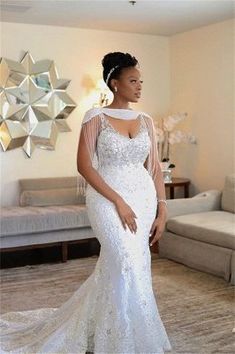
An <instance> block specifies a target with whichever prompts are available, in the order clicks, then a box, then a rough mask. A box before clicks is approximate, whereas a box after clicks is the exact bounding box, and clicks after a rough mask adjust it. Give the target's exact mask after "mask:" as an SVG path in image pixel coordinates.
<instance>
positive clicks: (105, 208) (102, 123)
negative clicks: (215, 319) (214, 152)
mask: <svg viewBox="0 0 235 354" xmlns="http://www.w3.org/2000/svg"><path fill="white" fill-rule="evenodd" d="M96 119H97V122H99V134H98V137H97V143H96V152H97V156H98V161H99V166H98V172H99V173H100V175H101V176H102V177H103V178H104V180H105V181H106V182H107V183H108V184H109V185H110V186H111V187H112V188H113V189H114V190H115V191H117V192H118V193H119V194H120V195H121V196H122V197H123V198H124V199H125V201H126V202H127V203H128V204H129V205H130V206H131V208H132V209H133V210H134V212H135V213H136V215H137V217H138V218H137V219H136V222H137V232H136V234H132V233H131V232H130V231H129V229H126V231H125V230H124V228H123V226H122V223H121V220H120V218H119V216H118V214H117V211H116V209H115V206H114V204H113V203H111V202H110V201H109V200H108V199H106V198H105V197H103V196H102V195H101V194H99V193H98V192H97V191H96V190H95V189H94V188H92V187H91V186H90V185H88V186H87V191H86V203H87V210H88V215H89V218H90V221H91V225H92V228H93V230H94V232H95V234H96V236H97V238H98V240H99V241H100V244H101V250H100V256H99V258H98V261H97V264H96V267H95V270H94V271H93V273H92V274H91V275H90V276H89V278H88V279H87V280H86V281H85V282H84V283H83V284H82V286H80V288H79V289H78V290H77V291H76V292H75V293H74V294H73V295H72V297H71V298H70V299H69V300H68V301H67V302H65V303H64V304H63V305H62V306H61V307H59V308H44V309H38V310H32V311H22V312H11V313H7V314H4V315H2V317H1V326H2V329H1V340H2V344H1V353H14V354H20V353H25V354H31V353H61V354H62V353H71V354H75V353H76V354H85V353H86V351H89V352H94V353H95V354H115V353H118V354H140V353H141V354H160V353H164V352H165V351H166V350H171V349H172V347H171V344H170V342H169V339H168V336H167V333H166V330H165V328H164V325H163V323H162V321H161V318H160V315H159V312H158V308H157V304H156V300H155V296H154V293H153V289H152V278H151V257H150V249H149V232H150V227H151V225H152V223H153V220H154V218H155V215H156V210H157V194H156V189H155V185H154V181H153V179H152V177H151V176H150V174H149V172H148V170H147V169H146V168H145V167H144V162H145V160H146V157H147V156H148V153H149V150H150V145H151V141H150V139H149V134H148V129H147V126H146V124H145V121H146V117H144V116H143V115H142V114H141V115H140V118H139V119H140V130H139V132H138V134H137V135H136V136H135V137H133V138H129V137H127V136H124V135H122V134H120V133H119V132H118V131H117V130H115V129H114V128H113V126H112V125H111V124H110V121H109V120H108V119H107V117H105V115H104V114H102V112H101V113H100V114H98V115H97V118H96Z"/></svg>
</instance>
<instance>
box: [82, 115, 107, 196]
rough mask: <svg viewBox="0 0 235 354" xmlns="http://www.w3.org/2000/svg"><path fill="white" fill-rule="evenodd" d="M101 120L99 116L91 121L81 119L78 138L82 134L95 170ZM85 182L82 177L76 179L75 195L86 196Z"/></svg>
mask: <svg viewBox="0 0 235 354" xmlns="http://www.w3.org/2000/svg"><path fill="white" fill-rule="evenodd" d="M100 126H101V120H100V116H99V115H96V116H95V117H93V118H92V119H89V120H86V115H85V117H84V119H83V122H82V126H81V131H80V136H79V140H80V137H81V135H82V134H83V136H84V141H85V144H86V146H87V150H88V152H89V156H90V159H91V161H92V166H93V167H94V168H97V154H96V145H97V137H98V135H99V132H100ZM86 187H87V181H86V180H85V178H84V177H83V176H82V175H78V177H77V195H83V196H85V195H86Z"/></svg>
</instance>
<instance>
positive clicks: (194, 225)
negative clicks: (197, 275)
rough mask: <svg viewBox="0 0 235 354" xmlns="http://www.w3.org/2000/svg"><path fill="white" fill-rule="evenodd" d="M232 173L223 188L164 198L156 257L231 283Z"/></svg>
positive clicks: (234, 254)
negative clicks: (163, 219)
mask: <svg viewBox="0 0 235 354" xmlns="http://www.w3.org/2000/svg"><path fill="white" fill-rule="evenodd" d="M234 213H235V175H229V176H227V177H226V178H225V185H224V189H223V191H218V190H208V191H206V192H203V193H199V194H197V195H196V196H194V197H192V198H188V199H183V198H182V199H175V200H168V219H167V222H166V228H165V231H164V233H163V235H162V237H161V238H160V240H159V256H160V257H161V258H168V259H171V260H174V261H176V262H179V263H182V264H185V265H187V266H189V267H192V268H194V269H198V270H201V271H204V272H208V273H211V274H214V275H217V276H219V277H222V278H224V279H225V280H226V281H227V282H230V283H231V284H235V214H234Z"/></svg>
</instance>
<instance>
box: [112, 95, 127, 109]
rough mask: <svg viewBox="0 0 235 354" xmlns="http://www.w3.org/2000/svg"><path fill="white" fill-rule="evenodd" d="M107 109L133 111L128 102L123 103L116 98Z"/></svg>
mask: <svg viewBox="0 0 235 354" xmlns="http://www.w3.org/2000/svg"><path fill="white" fill-rule="evenodd" d="M106 108H113V109H131V108H130V106H129V102H128V101H123V100H120V99H118V98H114V99H113V102H112V103H111V104H110V105H109V106H106Z"/></svg>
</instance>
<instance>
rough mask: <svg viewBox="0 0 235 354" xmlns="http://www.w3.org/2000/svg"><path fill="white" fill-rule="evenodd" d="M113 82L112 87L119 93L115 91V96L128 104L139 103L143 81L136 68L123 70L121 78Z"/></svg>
mask: <svg viewBox="0 0 235 354" xmlns="http://www.w3.org/2000/svg"><path fill="white" fill-rule="evenodd" d="M112 81H113V82H112V84H113V85H112V87H113V88H114V87H116V88H117V92H115V90H114V91H113V92H114V95H116V96H119V98H121V99H124V100H126V101H128V102H138V100H139V98H140V95H141V89H142V83H143V81H142V80H141V76H140V71H139V70H138V69H137V68H136V67H129V68H124V69H122V72H121V74H120V76H119V78H118V79H113V80H112Z"/></svg>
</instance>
